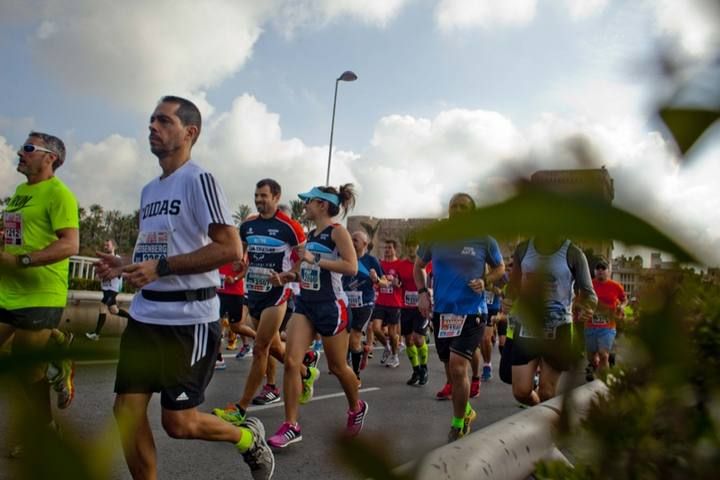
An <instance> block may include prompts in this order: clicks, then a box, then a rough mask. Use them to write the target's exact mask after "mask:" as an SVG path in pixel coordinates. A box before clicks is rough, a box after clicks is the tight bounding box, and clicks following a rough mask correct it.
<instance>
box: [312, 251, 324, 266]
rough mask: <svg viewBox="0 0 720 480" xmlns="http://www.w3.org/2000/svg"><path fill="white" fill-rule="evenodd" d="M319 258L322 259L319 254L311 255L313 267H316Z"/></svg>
mask: <svg viewBox="0 0 720 480" xmlns="http://www.w3.org/2000/svg"><path fill="white" fill-rule="evenodd" d="M321 258H322V257H321V256H320V254H319V253H314V254H313V263H314V264H315V265H317V264H318V263H320V259H321Z"/></svg>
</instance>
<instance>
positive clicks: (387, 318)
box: [372, 305, 401, 325]
mask: <svg viewBox="0 0 720 480" xmlns="http://www.w3.org/2000/svg"><path fill="white" fill-rule="evenodd" d="M400 310H401V309H400V308H399V307H383V306H382V305H375V308H374V309H373V314H372V319H373V320H382V322H383V324H384V325H385V324H386V325H397V324H398V323H400Z"/></svg>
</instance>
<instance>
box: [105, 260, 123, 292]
mask: <svg viewBox="0 0 720 480" xmlns="http://www.w3.org/2000/svg"><path fill="white" fill-rule="evenodd" d="M115 256H116V257H117V258H120V255H115ZM100 288H101V289H102V290H110V291H112V292H115V293H117V292H119V291H120V289H121V288H122V277H113V278H111V279H110V280H102V281H101V282H100Z"/></svg>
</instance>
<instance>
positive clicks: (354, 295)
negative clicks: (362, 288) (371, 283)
mask: <svg viewBox="0 0 720 480" xmlns="http://www.w3.org/2000/svg"><path fill="white" fill-rule="evenodd" d="M345 293H346V294H347V297H348V304H349V305H350V308H359V307H362V303H363V301H362V292H358V291H357V290H351V291H349V292H345Z"/></svg>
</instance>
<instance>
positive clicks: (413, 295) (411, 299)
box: [405, 292, 420, 307]
mask: <svg viewBox="0 0 720 480" xmlns="http://www.w3.org/2000/svg"><path fill="white" fill-rule="evenodd" d="M419 299H420V295H418V292H405V306H407V307H417V304H418V300H419Z"/></svg>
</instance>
